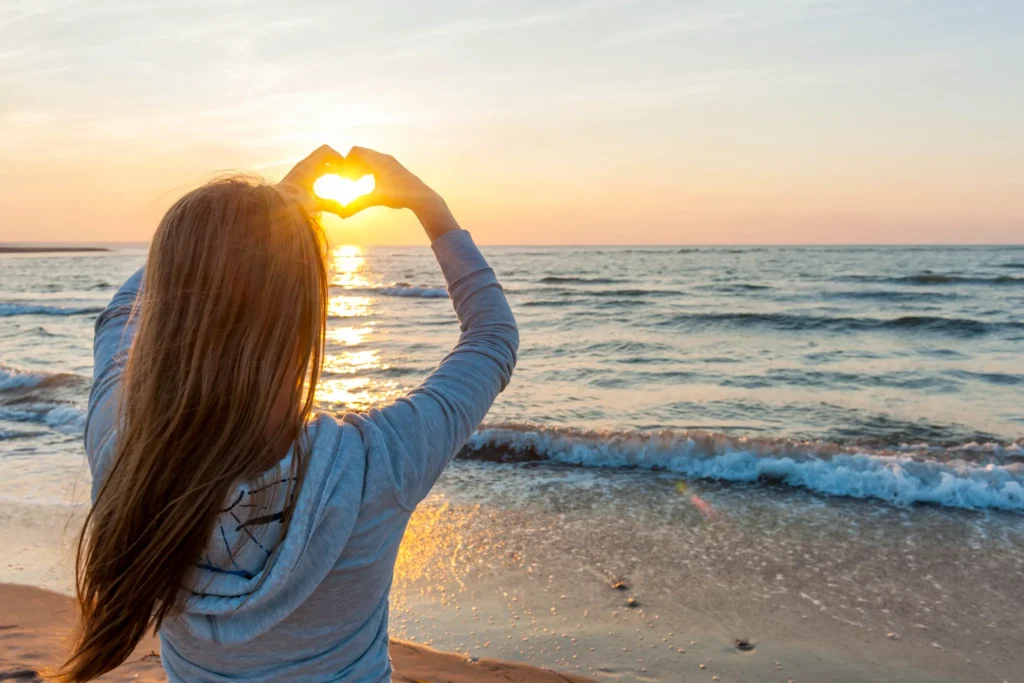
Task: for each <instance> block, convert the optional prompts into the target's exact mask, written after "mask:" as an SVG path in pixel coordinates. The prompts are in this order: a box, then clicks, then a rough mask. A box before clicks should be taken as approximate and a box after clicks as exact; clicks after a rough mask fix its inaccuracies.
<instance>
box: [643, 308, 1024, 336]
mask: <svg viewBox="0 0 1024 683" xmlns="http://www.w3.org/2000/svg"><path fill="white" fill-rule="evenodd" d="M658 325H661V326H673V327H675V326H694V327H710V326H716V325H722V326H734V327H767V328H770V329H774V330H779V331H782V332H804V331H830V332H865V331H876V330H877V331H913V332H930V333H935V334H948V335H951V336H957V337H977V336H981V335H984V334H988V333H990V332H994V331H997V330H1000V329H1012V330H1020V329H1024V323H1020V322H1001V323H986V322H983V321H981V320H974V319H971V318H942V317H937V316H921V315H909V316H902V317H900V318H889V319H885V318H849V317H827V316H811V315H797V314H794V313H684V314H680V315H677V316H674V317H671V318H668V319H666V320H663V321H661V322H659V323H658Z"/></svg>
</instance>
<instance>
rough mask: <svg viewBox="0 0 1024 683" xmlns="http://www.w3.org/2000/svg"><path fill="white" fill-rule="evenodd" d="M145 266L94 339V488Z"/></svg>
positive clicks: (89, 431)
mask: <svg viewBox="0 0 1024 683" xmlns="http://www.w3.org/2000/svg"><path fill="white" fill-rule="evenodd" d="M143 272H144V271H143V269H142V268H140V269H139V270H137V271H136V272H135V274H134V275H132V276H131V277H129V278H128V279H127V280H126V281H125V282H124V284H123V285H121V288H120V289H118V290H117V293H116V294H114V298H113V299H111V300H110V303H109V304H107V307H106V308H104V309H103V312H102V313H100V314H99V316H98V317H97V318H96V335H95V337H94V339H93V371H92V390H91V391H90V392H89V413H88V415H87V416H86V420H85V452H86V454H87V455H88V457H89V466H90V469H91V470H92V476H93V482H94V486H93V488H94V491H93V493H95V489H96V486H97V485H98V483H99V482H100V480H101V479H102V478H103V473H104V468H105V466H106V464H107V461H108V460H109V458H108V457H107V455H108V451H109V447H110V445H111V437H112V435H113V433H114V427H115V422H116V419H117V400H116V397H117V388H118V386H119V385H120V383H121V382H120V380H121V373H122V371H123V370H124V361H125V358H126V357H127V355H128V348H129V347H130V346H131V341H132V336H133V334H134V332H135V325H134V319H133V317H132V312H133V310H134V308H135V301H136V299H137V298H138V296H139V291H140V290H141V288H142V278H143Z"/></svg>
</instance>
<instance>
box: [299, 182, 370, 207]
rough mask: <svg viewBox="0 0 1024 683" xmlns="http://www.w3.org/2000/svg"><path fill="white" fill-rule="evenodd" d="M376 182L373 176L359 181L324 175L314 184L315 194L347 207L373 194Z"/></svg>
mask: <svg viewBox="0 0 1024 683" xmlns="http://www.w3.org/2000/svg"><path fill="white" fill-rule="evenodd" d="M375 187H376V182H375V181H374V179H373V176H372V175H364V176H363V177H362V178H360V179H359V180H350V179H349V178H342V177H341V176H340V175H334V174H328V175H322V176H320V177H319V178H317V179H316V182H315V183H313V193H314V194H316V196H317V197H320V198H321V199H333V200H334V201H336V202H338V203H339V204H341V205H342V206H347V205H348V204H350V203H352V201H354V200H355V199H357V198H359V197H362V196H363V195H364V194H369V193H371V192H373V190H374V188H375Z"/></svg>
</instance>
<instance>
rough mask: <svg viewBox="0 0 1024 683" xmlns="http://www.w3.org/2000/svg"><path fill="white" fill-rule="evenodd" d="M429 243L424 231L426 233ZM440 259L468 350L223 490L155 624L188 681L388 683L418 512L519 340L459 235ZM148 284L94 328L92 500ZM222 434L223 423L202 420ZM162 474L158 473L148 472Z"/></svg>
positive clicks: (103, 471)
mask: <svg viewBox="0 0 1024 683" xmlns="http://www.w3.org/2000/svg"><path fill="white" fill-rule="evenodd" d="M428 232H429V231H428ZM431 237H432V238H434V241H433V243H432V247H433V249H434V252H435V254H436V256H437V260H438V263H439V265H440V266H441V270H442V272H443V274H444V276H445V279H446V282H447V283H448V288H449V293H450V296H451V299H452V302H453V304H454V306H455V310H456V313H457V315H458V318H459V320H460V324H461V330H462V332H461V335H460V338H459V342H458V344H457V345H456V347H455V348H454V350H453V351H452V352H451V353H450V354H449V355H448V357H447V358H445V359H444V361H443V362H442V363H441V364H440V365H439V366H438V368H437V369H436V370H435V371H434V372H433V373H432V374H431V375H430V377H428V378H427V379H426V380H425V381H424V383H423V384H422V385H421V386H420V387H419V388H417V389H416V390H414V391H413V392H411V393H410V394H409V395H408V396H407V397H404V398H401V399H399V400H397V401H395V402H394V403H392V404H391V405H388V406H386V407H385V408H383V409H382V410H372V411H369V412H368V413H359V414H356V413H350V414H346V415H345V416H344V417H343V418H342V419H341V420H337V419H335V418H334V417H332V416H329V415H319V416H318V417H317V418H316V419H315V420H313V421H312V422H310V424H309V425H308V427H307V428H306V432H305V433H306V438H305V439H298V440H297V441H296V443H297V444H304V445H305V448H304V451H305V462H304V463H303V466H302V480H301V485H299V486H297V487H296V486H295V483H296V482H295V481H293V475H292V473H293V472H294V471H295V470H296V468H295V467H293V464H294V458H295V457H296V451H295V448H294V447H293V448H292V449H291V450H290V451H289V452H288V454H287V455H286V457H285V458H284V459H283V460H281V461H280V462H279V463H277V464H276V465H275V466H274V467H272V468H270V469H269V470H267V471H266V472H264V473H263V474H261V475H259V476H256V477H250V478H248V480H247V481H244V482H242V483H241V484H238V485H236V486H234V487H233V488H232V489H231V490H229V491H227V492H226V495H225V496H224V501H223V506H222V507H220V508H218V510H217V512H216V519H215V523H214V525H213V529H212V532H211V533H210V535H209V538H208V539H207V542H206V547H205V548H204V549H203V551H202V553H201V554H200V557H199V558H197V561H196V562H195V565H194V568H193V570H192V571H191V572H190V573H189V576H188V578H187V580H186V582H185V587H184V588H183V589H182V591H181V596H180V598H181V604H182V605H183V609H182V611H181V612H180V613H176V614H175V615H173V616H170V617H168V618H167V619H165V620H164V621H163V623H162V624H161V627H160V636H161V641H162V646H163V651H162V657H163V661H164V666H165V668H166V669H167V672H168V675H169V677H170V678H171V680H179V681H227V680H232V681H237V680H246V681H269V680H303V681H371V682H374V683H376V682H377V681H387V680H390V663H389V659H388V651H387V649H388V638H387V624H388V593H389V590H390V587H391V581H392V576H393V570H394V562H395V559H396V557H397V554H398V548H399V545H400V543H401V539H402V535H403V533H404V531H405V528H406V525H407V523H408V520H409V517H410V515H411V514H412V511H413V510H414V509H415V507H416V505H417V504H418V503H419V502H420V501H421V500H422V499H423V498H424V497H425V496H426V495H427V494H428V493H429V491H430V488H431V487H432V486H433V484H434V482H435V481H436V480H437V478H438V477H439V476H440V474H441V472H442V471H443V470H444V468H445V466H446V465H447V464H448V462H450V460H451V458H452V457H454V455H455V454H456V453H457V451H458V450H459V449H460V448H461V447H462V445H463V444H464V443H465V441H466V440H467V439H468V438H469V436H470V434H471V433H472V432H473V430H474V429H475V428H476V427H477V425H478V424H479V423H480V421H481V420H482V419H483V417H484V415H485V414H486V412H487V410H488V408H489V407H490V405H491V403H492V402H493V401H494V398H495V397H496V396H497V394H498V393H499V392H500V391H501V390H502V389H503V388H504V387H505V386H506V385H507V383H508V381H509V379H510V376H511V373H512V369H513V367H514V365H515V360H516V349H517V347H518V332H517V329H516V325H515V321H514V319H513V317H512V314H511V311H510V310H509V307H508V304H507V302H506V300H505V297H504V293H503V291H502V289H501V286H500V285H499V284H498V282H497V280H496V278H495V276H494V273H493V271H492V270H491V269H490V268H489V267H488V266H487V263H486V261H485V260H484V259H483V257H482V255H481V254H480V252H479V251H478V250H477V249H476V247H475V245H474V244H473V242H472V240H471V238H470V237H469V234H468V233H466V232H465V231H463V230H461V229H458V228H457V226H455V225H454V222H452V224H451V225H449V226H447V227H446V229H444V230H443V231H441V232H440V234H436V235H431ZM142 277H143V275H142V273H141V272H140V273H138V274H136V275H135V276H133V277H132V278H130V279H129V280H128V281H127V282H126V283H125V285H124V286H123V287H122V288H121V290H120V291H119V292H118V293H117V294H116V295H115V296H114V299H113V301H112V302H111V304H110V306H109V307H108V308H107V309H106V310H105V311H104V312H103V313H102V314H101V315H100V317H99V318H98V320H97V332H96V343H95V363H96V365H95V368H96V370H95V377H94V386H93V392H92V395H91V397H90V412H89V416H88V420H87V429H86V450H87V453H88V455H89V460H90V465H91V468H92V470H93V475H94V482H95V484H94V491H93V493H94V496H96V495H97V494H98V493H99V492H100V491H101V490H102V486H103V482H104V481H105V479H106V478H107V477H108V475H109V472H110V470H111V468H112V467H113V466H114V463H115V462H116V456H117V453H118V438H119V433H118V430H117V425H118V424H119V422H118V419H119V413H118V410H117V406H118V405H119V401H120V399H121V398H122V396H121V382H120V378H121V374H122V372H123V368H124V358H125V356H126V355H127V352H128V350H129V349H130V348H131V346H132V341H133V336H134V332H135V329H134V324H135V319H134V318H133V317H132V315H131V311H132V309H133V307H134V306H135V305H136V301H137V300H138V301H139V302H140V303H139V305H140V306H142V307H144V306H145V305H146V304H145V301H146V297H145V293H142V296H141V298H140V292H139V288H140V283H141V281H142ZM204 418H205V419H208V420H211V421H213V423H214V425H215V420H216V416H213V415H207V416H204ZM153 466H154V467H158V466H159V463H153Z"/></svg>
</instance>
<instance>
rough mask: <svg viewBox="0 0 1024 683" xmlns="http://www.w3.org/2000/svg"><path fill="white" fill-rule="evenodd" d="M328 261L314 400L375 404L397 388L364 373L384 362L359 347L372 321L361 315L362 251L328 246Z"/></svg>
mask: <svg viewBox="0 0 1024 683" xmlns="http://www.w3.org/2000/svg"><path fill="white" fill-rule="evenodd" d="M327 177H330V176H324V177H323V178H321V179H320V180H323V179H324V178H327ZM334 177H338V176H334ZM366 177H370V178H372V176H366ZM317 182H318V183H319V181H317ZM371 189H372V188H371ZM339 201H340V200H339ZM330 261H331V262H330V271H331V297H330V299H329V300H328V302H327V315H328V321H327V355H326V357H325V358H324V377H323V378H322V379H321V380H320V384H319V386H318V387H317V392H316V398H317V401H318V402H319V403H320V404H321V405H322V406H323V407H324V408H327V409H330V410H333V411H347V410H366V409H368V408H372V407H375V406H380V405H382V404H384V403H386V402H387V401H389V400H391V399H392V398H394V397H396V396H399V395H401V394H402V393H403V392H402V391H401V387H399V386H398V385H397V384H396V383H394V382H389V381H382V380H380V379H374V378H372V377H370V376H369V375H370V373H372V372H373V371H375V370H386V369H387V367H388V366H387V364H386V363H384V362H383V361H382V360H381V358H380V350H379V349H376V348H360V347H363V346H364V345H365V344H367V343H368V342H369V341H370V339H371V338H372V336H373V332H374V326H375V323H374V321H372V320H367V319H366V318H368V317H369V316H370V315H371V313H372V308H373V298H372V297H370V296H367V295H366V294H365V291H366V290H367V289H368V288H369V287H370V286H371V281H370V279H369V278H368V277H367V275H368V274H369V269H368V267H367V264H366V255H365V253H364V252H363V249H362V247H359V246H356V245H351V244H349V245H343V246H339V247H336V248H334V249H333V250H332V251H331V255H330ZM338 347H344V348H343V349H339V348H338Z"/></svg>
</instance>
